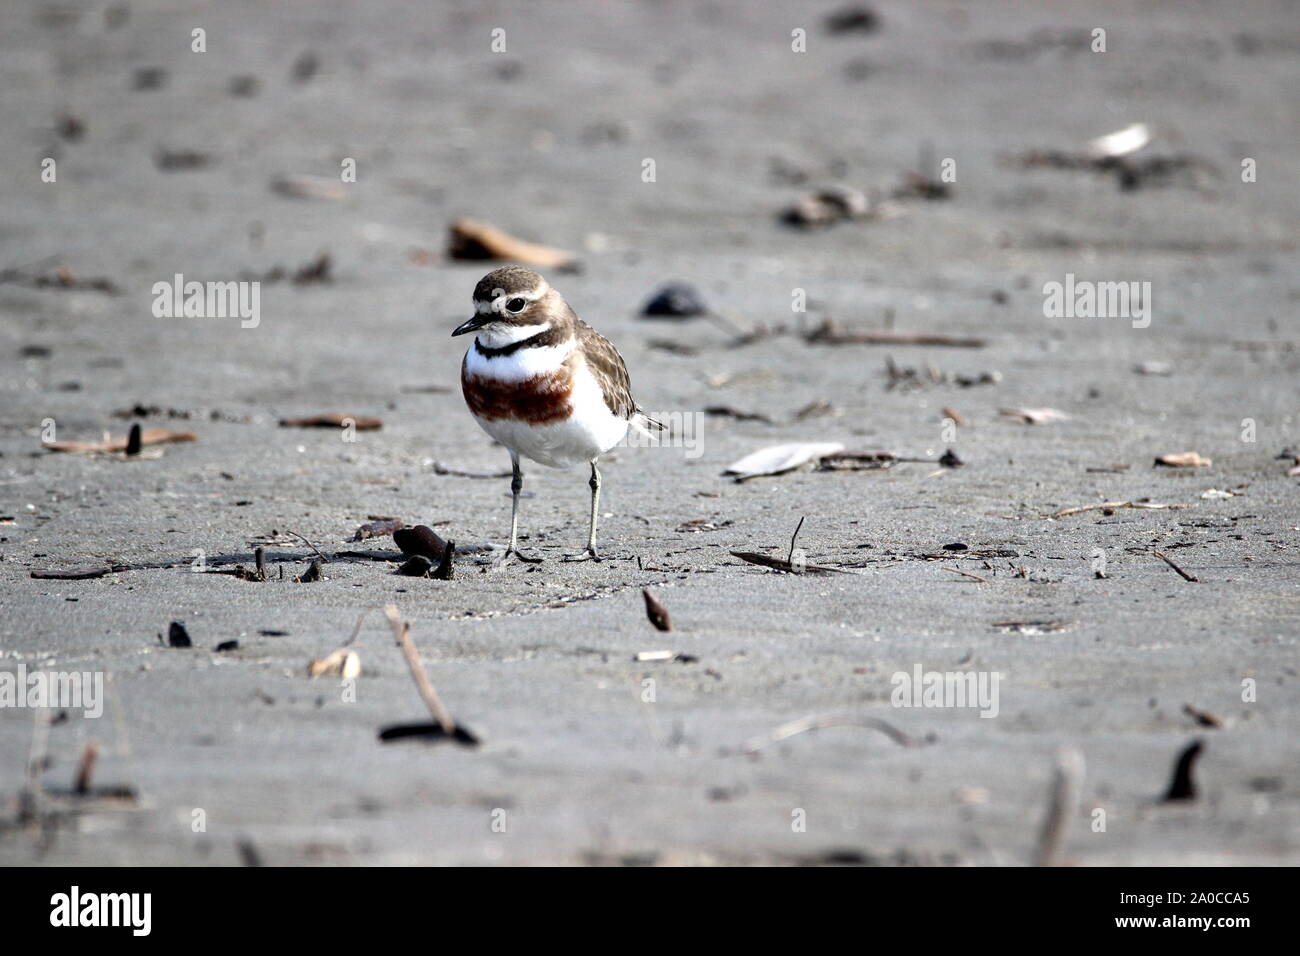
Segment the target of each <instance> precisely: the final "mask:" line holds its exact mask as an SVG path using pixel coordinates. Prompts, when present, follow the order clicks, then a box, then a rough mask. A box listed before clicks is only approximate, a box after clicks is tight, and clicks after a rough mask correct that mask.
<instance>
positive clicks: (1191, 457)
mask: <svg viewBox="0 0 1300 956" xmlns="http://www.w3.org/2000/svg"><path fill="white" fill-rule="evenodd" d="M1155 463H1156V464H1157V465H1163V466H1164V467H1165V468H1209V467H1210V465H1211V464H1212V462H1211V461H1210V459H1208V458H1202V457H1201V456H1200V455H1199V454H1197V453H1196V452H1194V451H1182V452H1178V453H1177V454H1169V455H1161V456H1159V457H1158V458H1156V462H1155Z"/></svg>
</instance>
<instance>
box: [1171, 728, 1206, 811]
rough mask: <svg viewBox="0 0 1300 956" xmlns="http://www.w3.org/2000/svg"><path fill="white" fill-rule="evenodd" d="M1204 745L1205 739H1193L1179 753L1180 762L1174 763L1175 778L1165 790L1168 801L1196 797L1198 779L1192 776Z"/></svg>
mask: <svg viewBox="0 0 1300 956" xmlns="http://www.w3.org/2000/svg"><path fill="white" fill-rule="evenodd" d="M1204 747H1205V743H1204V742H1203V741H1200V740H1193V741H1192V742H1191V744H1189V745H1188V746H1187V748H1186V749H1184V750H1183V752H1182V753H1180V754H1179V755H1178V762H1177V763H1176V764H1174V776H1173V779H1172V780H1170V781H1169V789H1168V790H1167V791H1165V800H1166V801H1171V800H1195V799H1196V781H1195V780H1194V779H1193V778H1192V771H1193V770H1194V769H1195V767H1196V758H1198V757H1199V756H1200V755H1201V750H1202V749H1204Z"/></svg>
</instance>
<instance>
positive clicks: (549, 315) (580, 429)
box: [451, 266, 663, 564]
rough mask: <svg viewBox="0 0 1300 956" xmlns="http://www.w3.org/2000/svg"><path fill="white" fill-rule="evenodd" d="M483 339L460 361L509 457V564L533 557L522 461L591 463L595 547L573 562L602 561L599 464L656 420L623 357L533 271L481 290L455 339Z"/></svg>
mask: <svg viewBox="0 0 1300 956" xmlns="http://www.w3.org/2000/svg"><path fill="white" fill-rule="evenodd" d="M469 332H473V333H475V336H474V344H473V345H471V346H470V347H469V350H468V351H467V352H466V353H465V360H464V362H463V363H462V364H461V372H460V381H461V390H462V391H463V392H464V394H465V404H467V405H468V406H469V410H470V412H471V413H472V414H473V415H474V420H475V421H476V422H478V423H479V426H480V427H481V428H482V429H483V430H484V431H485V432H487V433H488V434H489V435H491V436H492V437H493V438H495V439H496V440H497V441H499V442H501V444H503V445H505V446H506V448H507V449H509V451H510V462H511V465H512V466H513V475H512V477H511V480H510V493H511V499H512V500H511V506H510V545H509V547H508V548H507V549H506V553H505V554H504V555H503V556H502V558H501V562H500V563H501V564H504V563H505V561H506V560H507V559H509V558H510V557H511V556H514V557H517V558H520V559H521V560H525V561H527V560H540V558H538V559H531V558H525V557H523V555H521V554H519V551H518V550H517V547H516V545H517V537H518V532H519V493H520V491H521V490H522V489H523V486H524V475H523V472H522V471H521V470H520V468H519V458H520V456H521V455H522V456H523V457H525V458H529V459H531V460H533V461H535V462H537V463H538V464H542V465H547V466H549V467H552V468H565V467H569V466H571V465H576V464H580V463H582V462H588V463H590V465H591V480H590V485H591V525H590V529H589V531H588V534H587V549H586V552H585V553H583V554H581V555H575V556H572V557H570V558H566V560H585V559H588V558H596V557H597V554H596V518H597V511H598V509H599V507H600V470H599V468H597V466H596V460H597V459H598V458H599V457H600V456H601V455H603V454H604V453H605V452H607V451H609V450H610V449H611V448H613V447H614V446H615V445H617V444H618V443H619V442H620V441H622V440H623V437H624V436H625V435H626V434H627V430H628V428H629V426H630V427H632V428H635V429H636V430H638V431H640V432H642V433H645V434H648V432H647V430H646V426H647V425H651V426H654V427H658V428H662V427H663V426H662V425H659V424H658V423H657V422H654V421H652V420H651V419H649V418H647V417H646V416H645V414H644V413H643V412H642V411H641V408H640V406H639V405H637V403H636V401H635V399H633V398H632V388H631V382H630V381H629V379H628V374H627V366H626V365H624V364H623V357H622V356H621V355H619V354H618V350H617V349H616V348H614V346H613V345H611V344H610V343H609V340H608V339H606V338H605V337H604V336H602V335H601V334H600V333H599V332H597V331H596V330H595V329H593V328H592V327H591V326H589V325H588V324H587V323H586V322H583V321H582V320H581V319H580V318H578V317H577V315H575V314H574V312H573V310H572V309H571V308H569V304H568V303H567V302H565V301H564V297H563V296H562V295H560V293H559V292H557V291H556V290H555V289H552V288H551V286H550V284H549V283H548V282H547V281H546V280H545V279H544V278H542V277H541V276H540V275H538V274H537V273H536V272H533V271H532V270H531V269H523V268H520V267H519V266H507V267H506V268H504V269H497V270H496V271H495V272H489V273H488V274H487V275H485V276H484V277H483V278H482V279H480V280H479V283H478V285H477V286H475V288H474V317H473V318H471V319H469V320H468V321H466V322H463V323H461V324H460V325H459V326H457V327H456V330H455V331H454V332H452V333H451V334H452V335H465V334H467V333H469Z"/></svg>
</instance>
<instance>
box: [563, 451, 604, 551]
mask: <svg viewBox="0 0 1300 956" xmlns="http://www.w3.org/2000/svg"><path fill="white" fill-rule="evenodd" d="M587 484H588V485H590V486H591V524H590V525H589V526H588V531H587V550H586V551H583V552H582V553H580V554H570V555H565V557H564V560H565V561H599V560H600V555H598V554H597V553H596V519H597V518H598V517H599V514H600V469H599V468H597V467H596V459H594V458H593V459H592V460H591V480H590V481H588V482H587Z"/></svg>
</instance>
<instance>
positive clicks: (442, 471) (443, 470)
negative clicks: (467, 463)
mask: <svg viewBox="0 0 1300 956" xmlns="http://www.w3.org/2000/svg"><path fill="white" fill-rule="evenodd" d="M433 473H434V474H435V475H451V476H452V477H453V478H509V477H510V472H508V471H492V472H487V471H461V470H460V469H459V468H448V467H447V466H446V465H444V464H443V463H442V462H440V461H435V462H434V463H433Z"/></svg>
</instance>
